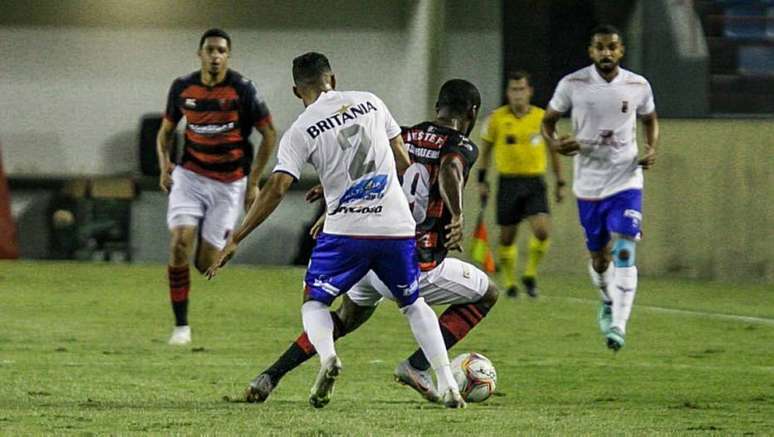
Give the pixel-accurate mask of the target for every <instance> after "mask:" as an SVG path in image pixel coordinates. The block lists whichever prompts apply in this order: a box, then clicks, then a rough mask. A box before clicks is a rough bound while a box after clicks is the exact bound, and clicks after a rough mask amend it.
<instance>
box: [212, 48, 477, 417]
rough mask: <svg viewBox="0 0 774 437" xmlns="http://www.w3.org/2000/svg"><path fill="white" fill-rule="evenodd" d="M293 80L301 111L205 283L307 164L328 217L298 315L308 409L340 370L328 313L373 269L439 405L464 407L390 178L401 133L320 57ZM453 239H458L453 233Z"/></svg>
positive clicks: (408, 221)
mask: <svg viewBox="0 0 774 437" xmlns="http://www.w3.org/2000/svg"><path fill="white" fill-rule="evenodd" d="M293 82H294V84H295V86H294V87H293V92H294V94H295V95H296V96H297V97H298V98H300V99H301V100H302V101H303V103H304V106H305V107H306V109H305V110H304V111H303V112H302V113H301V115H299V116H298V119H296V121H295V122H294V123H293V124H292V125H291V127H290V128H289V129H288V130H287V132H285V134H284V135H283V136H282V140H281V141H280V145H279V150H278V152H277V165H276V167H275V168H274V173H272V175H271V176H270V177H269V180H268V181H267V183H266V186H265V187H264V189H263V190H262V191H261V193H260V195H259V197H258V199H257V200H256V202H255V204H254V205H253V206H252V207H251V208H250V210H249V211H248V213H247V216H246V217H245V219H244V221H243V222H242V224H241V225H240V226H239V228H238V229H237V230H236V231H235V232H234V234H233V235H232V236H231V238H230V240H229V243H228V244H227V245H226V247H225V249H224V250H223V251H222V253H221V258H220V260H219V262H218V263H217V264H216V265H214V266H213V267H212V269H211V270H210V271H209V272H208V276H210V277H212V276H213V275H214V274H215V272H216V271H217V269H218V266H219V265H221V266H222V265H223V263H225V262H227V261H228V260H229V259H230V258H231V256H232V255H233V253H234V252H235V251H236V249H237V245H238V243H239V242H240V241H241V240H243V239H244V238H245V237H247V235H248V234H249V233H250V232H252V230H253V229H255V228H256V227H257V226H259V225H260V224H261V223H262V222H263V221H264V220H266V218H268V217H269V215H270V214H271V213H272V211H274V209H275V208H276V207H277V205H279V203H280V201H281V200H282V198H283V197H284V195H285V193H286V192H287V190H288V189H289V188H290V185H291V184H292V183H293V182H294V181H296V180H298V179H299V178H300V177H301V169H302V168H303V167H304V165H305V164H306V163H307V162H308V163H311V164H312V166H313V167H314V168H315V170H316V171H317V174H318V176H319V178H320V183H321V184H322V187H323V190H324V194H325V203H326V206H327V211H326V214H327V215H326V221H325V226H324V229H323V231H322V233H321V234H320V235H319V236H318V238H317V245H316V246H315V248H314V250H313V251H312V256H311V260H310V261H309V267H308V268H307V272H306V278H305V281H304V283H305V288H304V304H303V305H302V307H301V316H302V320H303V325H304V331H305V332H306V334H307V338H308V339H309V342H310V343H311V344H312V345H314V348H315V350H317V352H318V354H319V356H320V371H319V372H318V374H317V379H316V380H315V382H314V384H313V386H312V389H311V393H310V396H309V402H310V403H311V404H312V405H313V406H314V407H316V408H321V407H323V406H325V405H327V404H328V402H329V401H330V396H331V393H332V392H333V385H334V383H335V381H336V379H337V377H338V376H339V373H340V372H341V369H342V365H341V360H340V359H339V358H338V356H337V354H336V349H335V346H334V332H335V322H334V320H333V317H332V316H331V312H330V311H329V310H328V308H329V306H330V305H331V303H332V302H333V301H334V300H335V299H336V298H337V297H338V296H339V295H342V294H346V293H347V292H348V291H349V290H350V288H352V286H353V285H355V284H356V283H358V281H360V280H361V279H362V278H363V277H364V276H365V275H366V274H367V273H368V272H369V271H373V272H374V273H375V274H376V275H377V276H378V278H379V280H380V281H382V282H383V283H384V284H385V287H386V288H387V289H388V290H389V294H390V295H391V296H392V297H394V299H395V301H396V303H397V304H398V307H399V309H400V312H401V313H402V314H403V315H404V316H405V317H406V319H407V321H408V323H409V326H410V328H411V332H412V333H413V334H414V338H415V339H416V341H417V343H419V346H420V348H421V349H422V351H423V353H424V355H425V356H426V357H428V358H427V361H428V362H429V363H430V366H431V367H432V368H433V370H435V374H436V377H437V378H438V392H439V393H440V396H441V398H442V400H443V403H444V404H445V405H446V406H447V407H450V408H459V407H464V406H465V402H464V401H463V399H462V397H461V396H460V392H459V388H458V387H457V383H456V382H455V380H454V377H453V376H452V374H451V369H450V367H449V357H448V355H447V354H446V349H445V348H444V339H443V336H442V334H441V330H440V328H439V325H438V320H437V319H436V317H435V313H434V312H433V310H432V309H431V308H430V307H429V306H428V305H427V303H426V302H425V300H424V299H423V298H422V297H420V296H419V293H418V280H419V271H418V267H417V264H416V260H415V254H414V250H415V248H416V240H415V238H414V228H415V225H416V223H415V222H414V218H413V217H412V214H411V210H410V208H409V204H408V202H407V201H406V197H405V196H404V195H403V192H402V190H401V186H400V183H399V182H398V174H399V173H403V172H404V171H405V170H406V168H407V167H408V164H409V158H408V156H407V154H406V151H405V150H404V145H403V140H402V139H401V135H400V133H401V130H400V126H398V124H397V123H396V122H395V120H394V119H393V118H392V115H391V114H390V111H389V109H387V106H386V105H385V104H384V103H383V102H382V101H381V99H379V97H377V96H375V95H374V94H372V93H369V92H358V91H341V92H339V91H336V90H335V88H336V78H335V76H334V75H333V72H332V70H331V68H330V64H329V63H328V59H327V58H326V57H325V56H324V55H322V54H320V53H314V52H310V53H306V54H304V55H301V56H299V57H297V58H295V59H294V60H293ZM395 157H398V160H399V162H398V163H397V165H396V158H395ZM456 232H459V233H460V234H461V232H462V230H461V228H460V229H456Z"/></svg>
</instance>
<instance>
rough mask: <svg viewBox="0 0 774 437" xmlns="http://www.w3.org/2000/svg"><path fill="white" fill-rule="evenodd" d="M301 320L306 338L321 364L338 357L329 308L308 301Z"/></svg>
mask: <svg viewBox="0 0 774 437" xmlns="http://www.w3.org/2000/svg"><path fill="white" fill-rule="evenodd" d="M301 318H302V320H303V321H304V331H306V336H307V337H309V342H310V343H312V346H314V348H315V349H316V350H317V355H319V356H320V363H325V360H327V359H328V358H330V357H331V356H333V355H336V349H335V348H334V347H333V319H332V318H331V313H330V310H329V308H328V306H327V305H325V304H323V303H321V302H317V301H315V300H310V301H307V302H305V303H304V304H303V305H302V306H301Z"/></svg>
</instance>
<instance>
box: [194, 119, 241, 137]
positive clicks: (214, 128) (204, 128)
mask: <svg viewBox="0 0 774 437" xmlns="http://www.w3.org/2000/svg"><path fill="white" fill-rule="evenodd" d="M234 127H236V124H235V122H233V121H231V122H228V123H225V124H189V125H188V128H189V129H191V130H192V131H194V133H197V134H199V135H217V134H222V133H224V132H228V131H231V130H234Z"/></svg>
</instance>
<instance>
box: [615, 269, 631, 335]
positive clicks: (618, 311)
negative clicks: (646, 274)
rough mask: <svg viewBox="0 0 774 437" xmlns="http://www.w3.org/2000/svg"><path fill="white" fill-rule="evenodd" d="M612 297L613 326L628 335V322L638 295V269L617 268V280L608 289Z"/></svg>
mask: <svg viewBox="0 0 774 437" xmlns="http://www.w3.org/2000/svg"><path fill="white" fill-rule="evenodd" d="M608 293H609V294H610V297H612V298H613V324H612V325H611V327H614V328H618V329H620V330H621V332H622V333H626V322H627V321H628V320H629V314H631V312H632V305H633V304H634V295H635V294H636V293H637V267H636V266H632V267H616V268H615V279H614V280H613V284H612V286H611V287H609V288H608Z"/></svg>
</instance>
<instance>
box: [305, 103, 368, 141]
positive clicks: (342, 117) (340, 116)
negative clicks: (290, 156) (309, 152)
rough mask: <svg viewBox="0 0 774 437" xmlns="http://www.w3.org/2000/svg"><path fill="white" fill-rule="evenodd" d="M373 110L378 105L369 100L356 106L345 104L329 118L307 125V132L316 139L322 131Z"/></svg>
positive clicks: (341, 124)
mask: <svg viewBox="0 0 774 437" xmlns="http://www.w3.org/2000/svg"><path fill="white" fill-rule="evenodd" d="M371 111H376V106H374V104H373V103H371V102H369V101H367V100H366V101H365V102H363V103H359V104H357V105H354V106H346V105H344V106H342V107H341V108H339V109H338V110H337V111H336V112H335V113H334V114H333V115H331V116H329V117H328V118H324V119H322V120H320V121H318V122H316V123H314V124H313V125H311V126H309V127H307V128H306V133H308V134H309V136H310V137H312V139H315V138H317V136H319V135H320V134H321V133H323V132H325V131H327V130H329V129H333V128H335V127H337V126H343V125H344V124H346V123H347V122H348V121H352V120H356V119H357V118H358V117H359V116H361V115H365V114H368V113H369V112H371Z"/></svg>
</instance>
